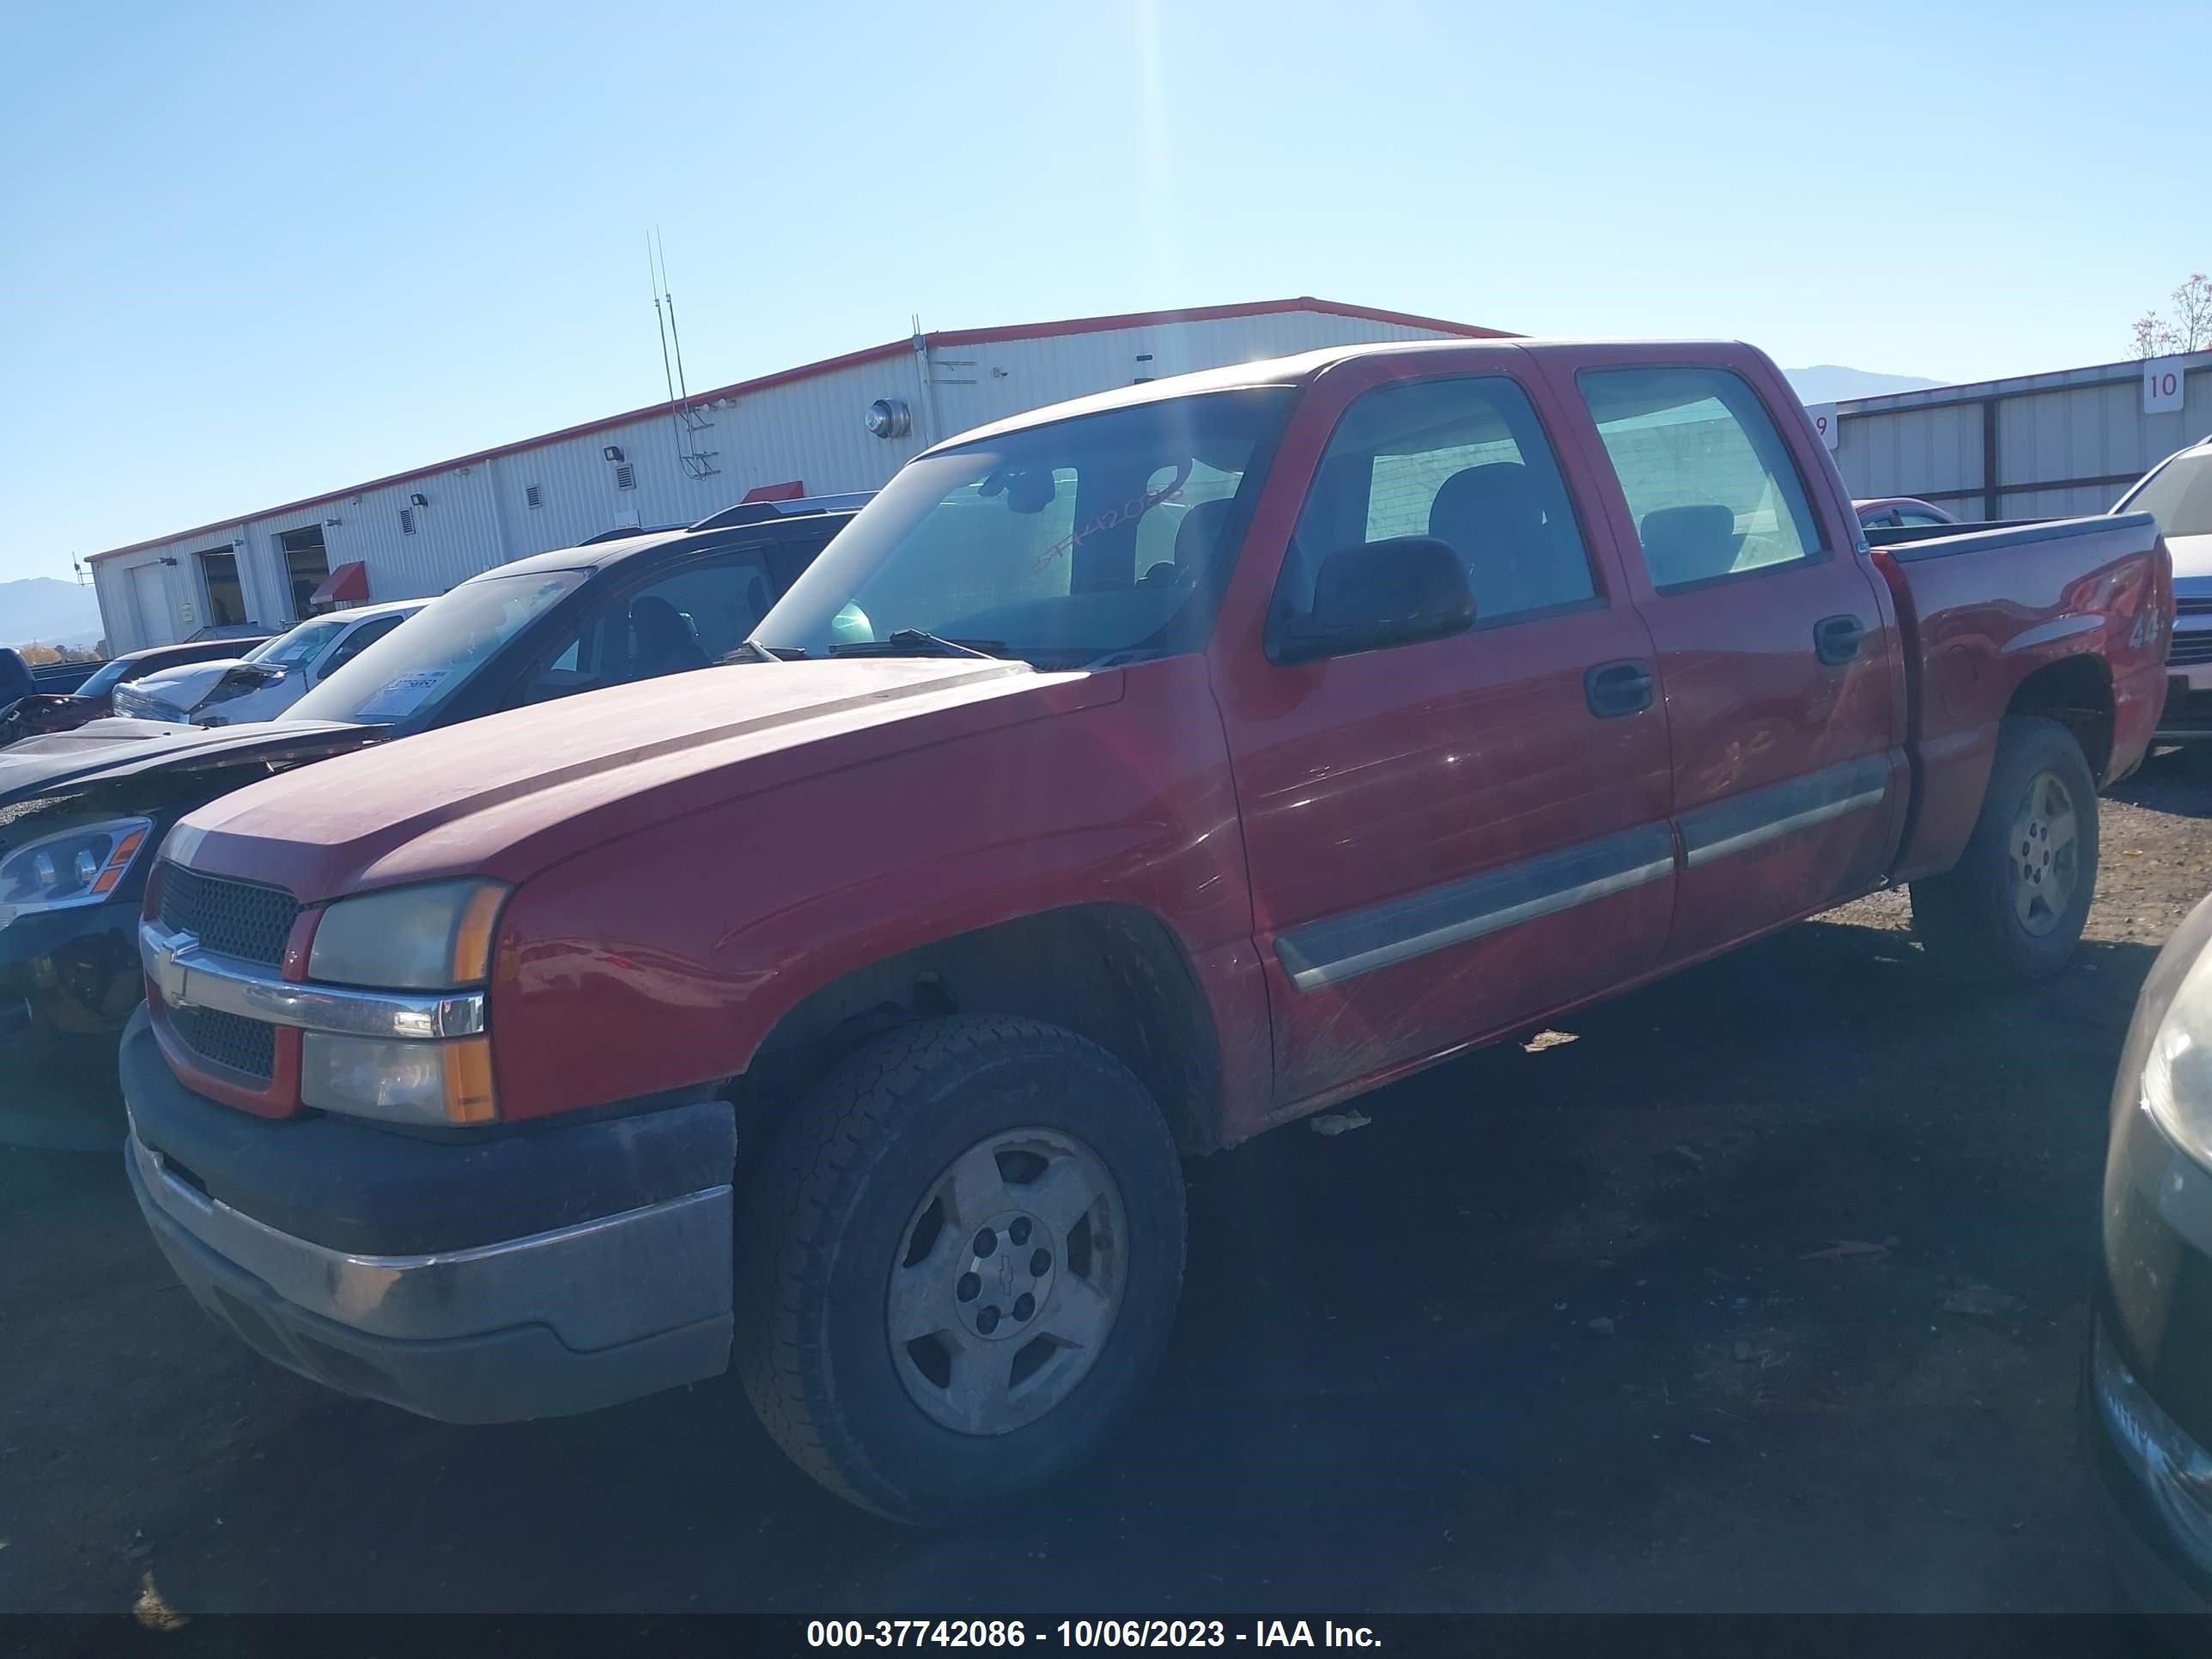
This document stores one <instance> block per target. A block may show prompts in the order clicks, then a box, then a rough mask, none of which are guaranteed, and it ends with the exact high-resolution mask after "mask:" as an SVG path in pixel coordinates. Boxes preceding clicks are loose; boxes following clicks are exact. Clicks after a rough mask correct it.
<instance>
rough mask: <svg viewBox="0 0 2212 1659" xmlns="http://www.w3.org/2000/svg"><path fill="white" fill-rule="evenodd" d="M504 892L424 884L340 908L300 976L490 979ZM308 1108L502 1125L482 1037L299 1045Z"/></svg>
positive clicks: (366, 984) (462, 983) (423, 981)
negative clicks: (497, 1121)
mask: <svg viewBox="0 0 2212 1659" xmlns="http://www.w3.org/2000/svg"><path fill="white" fill-rule="evenodd" d="M508 891H509V889H508V888H507V886H505V885H504V884H501V883H499V882H490V881H439V882H428V883H425V884H423V885H422V886H419V887H395V888H393V889H392V890H389V891H387V892H381V893H364V894H362V896H359V897H358V898H349V899H340V900H338V901H337V902H336V903H334V904H332V905H331V907H330V908H328V909H327V910H325V912H324V913H323V917H322V920H321V921H319V923H317V924H316V927H315V937H314V943H313V945H310V946H309V947H308V951H307V977H308V978H309V979H310V980H312V981H316V982H318V983H320V984H325V985H343V986H348V987H356V988H360V989H368V990H379V991H428V992H434V993H435V992H465V991H468V990H471V989H472V988H475V987H481V986H483V985H484V984H485V983H486V982H488V981H489V980H490V978H491V958H492V945H493V940H494V939H495V936H496V934H497V931H498V927H499V914H500V909H501V906H503V905H504V904H505V903H506V902H507V893H508ZM300 1099H301V1103H303V1104H305V1105H308V1106H313V1107H316V1108H319V1109H321V1110H324V1111H329V1112H339V1113H343V1114H345V1115H349V1116H353V1117H368V1118H382V1119H384V1120H386V1121H389V1122H394V1123H423V1124H445V1125H459V1124H478V1123H489V1122H490V1121H493V1120H495V1118H497V1116H498V1115H499V1103H498V1097H497V1096H496V1094H495V1091H494V1089H493V1086H492V1066H491V1042H490V1039H489V1038H488V1037H485V1036H482V1035H480V1034H479V1035H472V1036H462V1037H450V1038H438V1037H432V1036H421V1037H410V1036H391V1037H359V1036H341V1035H339V1034H337V1033H335V1032H326V1031H313V1030H311V1031H309V1032H307V1034H306V1035H305V1036H304V1037H303V1038H302V1040H301V1053H300Z"/></svg>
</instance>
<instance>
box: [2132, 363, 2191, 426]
mask: <svg viewBox="0 0 2212 1659" xmlns="http://www.w3.org/2000/svg"><path fill="white" fill-rule="evenodd" d="M2184 362H2185V359H2183V358H2179V357H2150V358H2147V359H2145V360H2144V362H2143V366H2142V369H2143V399H2142V406H2143V413H2144V414H2146V415H2170V414H2174V413H2176V412H2178V411H2179V410H2180V408H2181V400H2182V396H2183V392H2184V391H2185V387H2184V386H2183V383H2182V368H2183V365H2184Z"/></svg>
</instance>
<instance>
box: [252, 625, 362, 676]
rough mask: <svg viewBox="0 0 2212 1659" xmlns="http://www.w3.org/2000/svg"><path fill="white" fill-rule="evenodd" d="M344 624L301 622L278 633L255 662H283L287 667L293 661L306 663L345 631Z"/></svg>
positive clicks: (322, 651) (328, 647) (316, 656)
mask: <svg viewBox="0 0 2212 1659" xmlns="http://www.w3.org/2000/svg"><path fill="white" fill-rule="evenodd" d="M345 629H346V624H345V623H343V622H337V621H330V622H325V621H320V620H318V621H315V622H304V623H301V624H300V625H299V626H298V627H297V628H295V629H293V630H292V631H291V632H290V633H289V634H280V635H277V636H276V638H275V639H273V640H271V641H269V643H268V644H267V645H266V646H265V647H263V648H262V653H261V655H260V656H258V657H257V658H256V659H254V660H255V661H257V662H276V663H283V664H284V665H286V666H287V667H289V666H290V665H293V664H295V663H308V662H313V661H314V659H316V658H318V657H319V656H321V655H322V654H323V653H324V652H325V651H327V650H329V649H330V648H331V641H334V640H336V639H337V636H338V635H341V634H343V633H344V632H345Z"/></svg>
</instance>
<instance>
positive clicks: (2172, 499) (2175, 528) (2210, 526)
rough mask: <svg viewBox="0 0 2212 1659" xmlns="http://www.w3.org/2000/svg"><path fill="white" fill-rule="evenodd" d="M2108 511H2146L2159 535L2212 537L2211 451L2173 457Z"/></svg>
mask: <svg viewBox="0 0 2212 1659" xmlns="http://www.w3.org/2000/svg"><path fill="white" fill-rule="evenodd" d="M2112 510H2113V511H2114V512H2115V513H2149V514H2150V515H2151V517H2153V518H2154V519H2156V520H2158V528H2159V533H2160V535H2164V536H2212V454H2207V453H2201V452H2200V453H2196V454H2190V455H2177V456H2175V457H2174V458H2173V459H2172V460H2170V461H2168V462H2167V463H2166V465H2164V466H2162V467H2160V468H2159V470H2158V471H2155V472H2154V473H2152V474H2151V475H2150V477H2148V478H2145V479H2144V480H2143V481H2142V483H2139V484H2137V485H2136V489H2135V493H2134V494H2133V495H2130V496H2128V497H2127V498H2126V499H2125V500H2124V501H2122V502H2121V503H2120V504H2119V505H2118V507H2114V508H2113V509H2112Z"/></svg>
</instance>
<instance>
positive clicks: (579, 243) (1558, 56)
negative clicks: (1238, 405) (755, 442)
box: [0, 0, 2212, 579]
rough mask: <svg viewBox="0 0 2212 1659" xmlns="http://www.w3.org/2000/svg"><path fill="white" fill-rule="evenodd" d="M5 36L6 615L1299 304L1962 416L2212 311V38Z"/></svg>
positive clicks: (2030, 33) (1706, 12)
mask: <svg viewBox="0 0 2212 1659" xmlns="http://www.w3.org/2000/svg"><path fill="white" fill-rule="evenodd" d="M945 10H950V9H945ZM960 10H962V11H963V12H964V13H965V19H964V21H960V22H957V23H954V22H950V21H945V20H944V19H943V18H941V17H939V15H938V14H939V11H940V8H938V7H933V6H915V5H912V4H896V5H892V4H850V5H842V6H833V5H823V6H777V7H775V8H769V7H757V6H750V5H742V6H728V5H722V4H716V3H696V0H690V3H679V4H675V5H667V6H653V7H642V6H632V5H611V4H607V3H605V0H600V3H594V4H590V5H568V4H562V3H539V4H534V5H527V6H512V7H510V6H505V5H495V4H488V3H472V0H471V3H459V4H453V3H447V4H374V3H371V4H362V5H348V6H337V5H323V4H312V5H301V4H297V3H283V4H266V5H225V4H222V3H216V0H211V3H209V4H207V5H204V6H203V5H194V6H175V5H170V4H160V5H155V4H137V5H129V4H126V5H118V6H101V7H59V6H53V7H37V8H31V7H18V8H16V9H15V10H14V11H13V13H12V14H11V15H10V19H9V26H8V34H9V39H8V46H7V49H6V54H5V58H4V61H0V93H4V96H0V156H4V157H5V160H4V161H0V224H3V225H4V232H0V499H4V501H5V502H6V504H7V508H8V512H9V519H10V523H9V526H8V529H7V532H6V534H5V535H4V536H0V579H4V578H7V577H9V576H19V575H28V574H52V575H65V574H67V572H68V568H69V564H68V560H69V556H70V553H71V552H72V551H75V552H80V553H85V552H93V551H96V550H99V549H100V548H103V547H107V546H112V545H115V544H120V543H123V542H126V541H131V540H135V539H137V538H141V537H144V536H149V535H153V534H156V533H159V532H163V531H167V530H174V529H181V528H184V527H186V526H191V525H193V524H197V523H199V522H202V521H203V520H210V519H215V518H217V517H220V516H222V515H224V514H227V513H240V512H244V511H247V510H250V509H252V508H255V507H264V506H268V505H271V504H273V503H276V502H278V501H285V500H289V499H291V498H293V497H295V496H300V495H307V494H310V493H312V492H313V491H315V490H318V489H325V488H332V487H336V486H337V485H341V484H345V483H352V482H355V481H357V480H359V479H361V478H363V477H370V476H373V475H375V474H379V473H382V472H386V471H397V470H399V469H402V468H404V467H406V466H410V465H416V464H419V463H423V462H428V461H433V460H436V459H440V458H441V457H444V456H447V455H449V454H455V453H462V452H465V451H467V450H469V449H471V448H476V447H482V446H484V445H487V444H491V443H496V442H501V441H507V440H510V439H514V438H520V437H524V436H527V435H530V434H532V433H534V432H538V431H543V430H546V429H548V428H554V427H557V426H560V425H562V424H565V423H568V422H575V421H580V420H585V419H589V418H591V417H593V416H599V415H602V414H607V413H611V412H613V411H615V410H620V409H623V408H627V407H629V406H632V405H635V404H641V403H646V402H649V401H651V400H652V399H653V398H657V397H659V395H660V385H661V382H660V360H659V349H658V347H657V344H656V343H655V336H654V331H653V313H652V310H651V307H650V304H649V301H648V298H647V295H648V288H647V277H646V267H645V257H644V251H643V250H644V241H645V235H646V233H647V229H648V228H650V227H653V226H655V225H658V226H659V227H660V228H661V230H662V233H663V234H664V236H665V240H666V243H667V247H668V252H669V258H670V264H671V275H672V278H673V285H674V288H675V290H676V295H677V299H678V303H679V305H680V306H681V307H682V311H683V318H684V333H685V345H686V349H687V356H688V357H689V360H690V367H691V372H692V380H693V384H695V385H699V384H720V383H723V382H726V381H729V380H738V379H740V378H743V377H744V376H746V375H749V374H757V373H762V372H765V371H767V370H770V369H775V368H784V367H787V366H789V365H791V364H793V363H798V362H804V361H806V360H808V359H811V358H814V357H819V356H829V355H831V354H834V353H836V352H840V351H845V350H849V349H854V348H855V347H859V346H862V345H866V344H870V343H875V342H878V341H880V340H885V339H890V338H895V337H899V336H902V335H903V334H904V333H905V332H906V331H907V326H908V314H909V313H913V312H917V311H918V312H920V313H921V317H922V319H923V322H924V325H925V326H929V327H937V328H957V327H966V326H974V325H983V324H989V323H1000V322H1016V321H1024V320H1034V319H1045V318H1053V317H1065V316H1076V315H1082V314H1085V313H1097V312H1110V311H1121V310H1130V309H1137V308H1141V307H1155V306H1170V305H1184V304H1208V303H1214V302H1219V301H1234V300H1245V299H1261V298H1271V297H1278V296H1282V295H1295V294H1316V295H1325V296H1328V297H1330V298H1334V299H1341V300H1347V301H1358V302H1362V303H1365V304H1370V305H1376V306H1385V307H1395V308H1398V309H1402V310H1407V311H1416V312H1425V313H1433V314H1436V315H1439V316H1443V317H1450V318H1456V319H1463V320H1466V321H1470V322H1480V323H1486V324H1491V325H1497V326H1500V327H1505V328H1510V329H1515V330H1518V331H1524V332H1531V333H1559V334H1585V335H1589V334H1615V333H1620V334H1631V335H1653V334H1657V335H1685V334H1708V333H1712V334H1724V335H1729V336H1734V337H1742V338H1745V339H1749V340H1752V341H1754V342H1756V343H1759V344H1760V345H1763V346H1765V348H1766V349H1768V350H1770V351H1771V352H1772V353H1773V354H1774V355H1775V356H1777V357H1778V359H1780V360H1781V361H1782V362H1784V364H1788V365H1800V364H1806V363H1813V362H1839V363H1847V364H1850V365H1852V366H1854V367H1857V368H1869V369H1881V370H1887V371H1890V372H1893V373H1901V374H1925V375H1929V376H1932V377H1936V378H1940V379H1944V380H1960V379H1971V378H1978V377H1984V376H1989V375H1993V374H2006V373H2011V372H2015V371H2021V370H2027V369H2036V368H2060V367H2066V366H2070V365H2073V364H2076V363H2082V362H2104V361H2109V360H2112V359H2115V358H2118V357H2121V356H2124V355H2125V349H2126V342H2127V335H2126V328H2127V325H2128V323H2129V321H2130V319H2133V318H2134V317H2135V316H2136V315H2137V314H2138V313H2141V312H2142V310H2143V309H2144V308H2145V307H2148V306H2149V305H2151V304H2153V303H2157V302H2161V301H2163V300H2164V298H2165V295H2166V293H2167V291H2168V290H2169V289H2172V287H2173V286H2174V284H2175V283H2177V282H2179V280H2180V279H2181V278H2182V277H2183V276H2185V275H2186V274H2187V273H2188V272H2190V271H2191V270H2198V269H2203V268H2204V267H2206V266H2208V265H2212V206H2208V204H2207V198H2206V196H2205V193H2204V190H2203V183H2202V181H2203V176H2204V166H2205V157H2206V156H2207V155H2208V154H2212V114H2208V109H2212V100H2207V99H2206V98H2205V97H2204V95H2203V86H2202V84H2201V82H2202V75H2203V66H2204V64H2207V63H2208V62H2212V8H2204V7H2192V6H2182V5H2165V6H2158V7H2144V8H2141V9H2137V8H2134V7H2130V6H2127V5H2122V4H2112V3H2102V4H2096V5H2088V4H2070V5H2059V4H2050V3H2045V0H2017V3H1989V4H1972V5H1966V4H1937V5H1934V6H1929V5H1925V4H1917V5H1916V4H1890V3H1860V0H1831V3H1826V4H1821V3H1814V4H1810V5H1799V4H1793V3H1786V0H1769V3H1765V4H1759V5H1742V6H1735V5H1729V6H1699V5H1696V4H1692V3H1668V4H1640V3H1639V4H1634V5H1597V4H1584V3H1568V0H1559V3H1553V4H1549V5H1543V6H1530V5H1526V4H1515V5H1512V6H1510V7H1502V8H1498V9H1491V8H1488V7H1484V6H1478V5H1474V4H1463V3H1452V0H1334V3H1328V4H1313V3H1306V0H1236V3H1219V4H1188V5H1170V4H1166V3H1159V4H1151V3H1140V0H1104V3H1097V4H1093V5H1089V6H1083V7H1077V6H1073V5H1068V6H1063V5H1060V4H1055V3H1044V4H1038V3H1035V0H1030V3H1014V4H1005V5H995V4H994V5H975V6H969V7H964V8H960Z"/></svg>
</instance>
